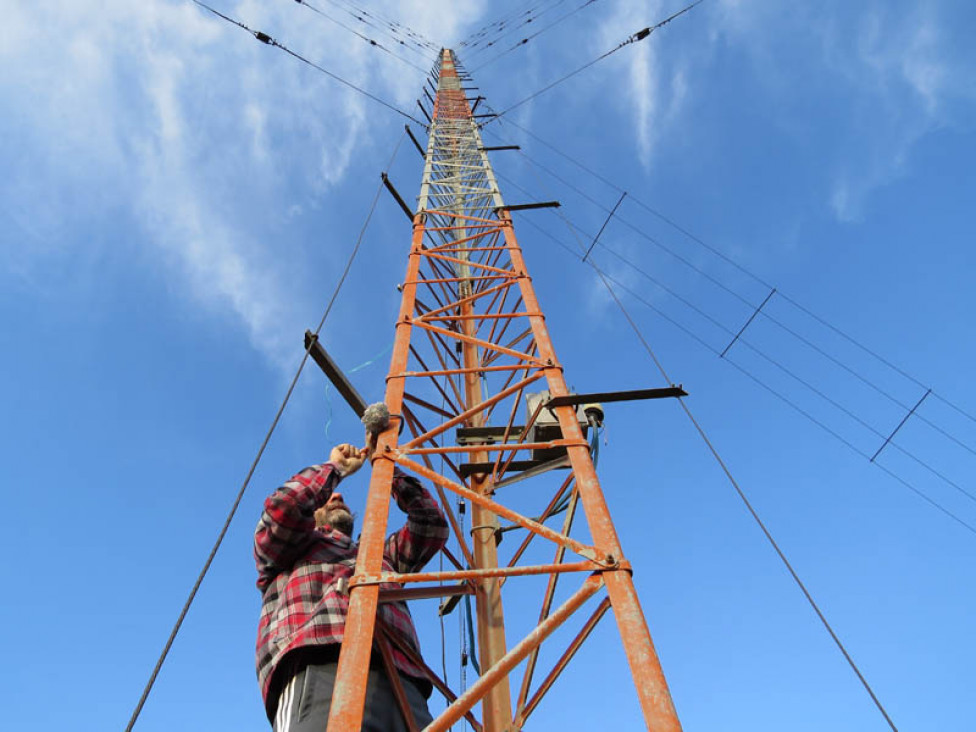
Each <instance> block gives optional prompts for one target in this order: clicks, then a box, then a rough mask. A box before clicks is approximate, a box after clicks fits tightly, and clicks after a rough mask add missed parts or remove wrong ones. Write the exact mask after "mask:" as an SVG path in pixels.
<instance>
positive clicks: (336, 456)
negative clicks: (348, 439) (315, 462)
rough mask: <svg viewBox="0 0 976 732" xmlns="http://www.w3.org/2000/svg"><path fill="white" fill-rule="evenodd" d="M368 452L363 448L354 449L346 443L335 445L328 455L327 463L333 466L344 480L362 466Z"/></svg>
mask: <svg viewBox="0 0 976 732" xmlns="http://www.w3.org/2000/svg"><path fill="white" fill-rule="evenodd" d="M367 455H368V452H367V450H366V448H365V447H354V446H353V445H350V444H348V443H345V444H342V445H337V446H336V447H333V448H332V452H331V453H330V454H329V462H330V463H332V464H333V465H335V467H336V470H338V471H339V474H340V475H341V476H342V477H343V478H345V477H346V476H347V475H352V474H353V473H355V472H356V471H357V470H359V469H360V468H361V467H362V466H363V462H364V461H365V460H366V457H367Z"/></svg>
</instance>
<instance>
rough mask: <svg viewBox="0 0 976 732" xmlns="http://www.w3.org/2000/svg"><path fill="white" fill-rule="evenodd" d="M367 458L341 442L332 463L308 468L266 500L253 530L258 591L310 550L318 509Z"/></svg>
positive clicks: (331, 460) (330, 459)
mask: <svg viewBox="0 0 976 732" xmlns="http://www.w3.org/2000/svg"><path fill="white" fill-rule="evenodd" d="M364 458H365V453H364V451H362V450H358V449H356V448H354V447H353V446H352V445H339V446H338V447H336V448H333V450H332V453H331V455H330V456H329V462H327V463H325V464H323V465H313V466H312V467H310V468H305V469H304V470H303V471H301V472H300V473H298V474H297V475H295V476H293V477H292V478H291V480H289V481H288V482H286V483H285V484H284V485H283V486H281V488H279V489H278V490H276V491H275V492H274V493H272V494H271V495H270V496H268V498H267V499H265V501H264V511H262V512H261V518H260V520H259V521H258V526H257V529H255V531H254V561H255V563H256V564H257V569H258V582H257V585H258V589H259V590H261V591H262V592H264V590H265V589H266V588H267V587H268V585H270V584H271V582H272V581H273V580H274V578H275V577H276V576H277V575H278V574H279V573H280V572H282V571H283V570H286V569H289V568H290V567H291V566H292V565H293V564H294V563H295V561H296V560H297V559H299V558H300V557H301V556H302V555H303V554H304V553H305V552H306V551H307V550H308V547H309V546H310V545H311V543H312V542H313V541H314V540H315V537H316V534H315V511H316V509H318V508H319V507H320V506H323V505H325V502H326V501H328V500H329V496H331V495H332V492H333V491H334V490H335V487H336V486H337V485H338V483H339V481H340V480H341V479H342V478H343V477H344V476H346V475H350V474H351V473H354V472H356V470H358V469H359V467H360V466H361V465H362V464H363V459H364Z"/></svg>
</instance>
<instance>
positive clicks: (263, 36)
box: [193, 0, 427, 128]
mask: <svg viewBox="0 0 976 732" xmlns="http://www.w3.org/2000/svg"><path fill="white" fill-rule="evenodd" d="M193 2H194V3H196V4H197V5H199V6H200V7H201V8H203V9H204V10H208V11H209V12H211V13H213V14H214V15H216V16H217V17H218V18H223V19H224V20H226V21H227V22H228V23H231V24H232V25H236V26H237V27H238V28H242V29H243V30H246V31H247V32H248V33H250V34H251V35H252V36H254V37H255V38H256V39H257V40H259V41H261V43H264V44H266V45H268V46H274V47H275V48H280V49H281V50H282V51H284V52H285V53H287V54H288V55H289V56H293V57H295V58H296V59H298V60H299V61H301V62H302V63H304V64H308V65H309V66H311V67H312V68H313V69H315V70H317V71H320V72H322V73H323V74H325V75H326V76H328V77H329V78H330V79H335V80H336V81H338V82H339V83H340V84H344V85H345V86H347V87H349V88H350V89H352V90H354V91H357V92H359V93H360V94H362V95H363V96H366V97H369V98H370V99H372V100H373V101H374V102H378V103H379V104H382V105H383V106H384V107H386V108H387V109H389V110H391V111H393V112H396V113H397V114H399V115H402V116H404V117H406V118H407V119H409V120H411V121H412V122H416V123H417V124H418V125H420V126H421V127H424V128H426V127H427V125H426V124H424V123H423V122H421V121H420V120H419V119H417V118H416V117H414V116H413V115H411V114H408V113H407V112H404V111H403V110H402V109H399V108H398V107H396V106H394V105H392V104H390V103H389V102H387V101H385V100H383V99H380V98H379V97H378V96H376V95H375V94H372V93H370V92H368V91H366V90H365V89H363V88H362V87H359V86H356V85H355V84H353V83H352V82H351V81H346V80H345V79H343V78H342V77H341V76H338V75H336V74H333V73H332V72H331V71H329V70H328V69H326V68H323V67H322V66H319V65H318V64H317V63H315V62H314V61H310V60H309V59H307V58H305V57H304V56H302V55H301V54H298V53H295V52H294V51H292V50H291V49H290V48H288V47H287V46H284V45H282V44H281V43H278V41H276V40H275V39H274V38H272V37H271V36H269V35H268V34H267V33H262V32H261V31H256V30H252V29H251V28H249V27H247V26H246V25H244V23H241V22H240V21H238V20H234V19H233V18H231V17H229V16H227V15H224V14H223V13H221V12H219V11H217V10H214V9H213V8H212V7H210V6H209V5H207V4H206V3H204V2H201V0H193Z"/></svg>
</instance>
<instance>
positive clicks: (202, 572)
mask: <svg viewBox="0 0 976 732" xmlns="http://www.w3.org/2000/svg"><path fill="white" fill-rule="evenodd" d="M194 2H196V0H194ZM215 12H216V11H215ZM405 135H406V133H404V135H401V137H400V140H399V141H398V142H397V144H396V147H395V148H394V150H393V156H392V157H391V158H390V163H389V165H388V166H387V168H389V167H390V166H391V165H392V164H393V160H394V159H395V158H396V154H397V151H399V149H400V144H401V143H402V142H403V137H404V136H405ZM382 191H383V184H382V183H381V184H380V185H379V187H378V188H377V189H376V195H375V196H374V197H373V203H372V205H371V206H370V209H369V213H368V214H367V216H366V221H365V222H364V223H363V228H362V230H361V231H360V232H359V238H358V239H357V240H356V246H354V247H353V250H352V253H351V254H350V255H349V260H348V261H347V262H346V267H345V269H344V270H343V271H342V276H341V277H340V278H339V282H338V283H337V284H336V288H335V291H334V292H333V293H332V297H331V298H329V304H328V305H327V306H326V308H325V312H324V313H323V314H322V319H321V320H319V324H318V326H317V327H316V328H315V335H318V334H319V332H320V331H321V330H322V326H324V325H325V321H326V319H327V318H328V317H329V313H330V312H332V306H333V305H335V301H336V298H337V297H338V296H339V291H340V290H341V289H342V285H343V283H344V282H345V281H346V277H347V276H348V275H349V270H350V269H351V268H352V263H353V261H354V260H355V259H356V255H357V254H358V253H359V249H360V247H361V245H362V243H363V237H365V235H366V229H367V228H368V227H369V222H370V220H371V219H372V217H373V212H374V211H375V210H376V204H377V202H378V201H379V198H380V194H381V193H382ZM314 343H315V339H312V341H311V342H310V343H309V347H308V348H307V349H305V353H304V354H303V355H302V360H301V362H300V363H299V364H298V369H297V370H296V371H295V376H294V377H293V378H292V380H291V383H290V384H289V385H288V389H287V391H286V392H285V396H284V399H282V400H281V406H279V407H278V411H277V412H276V413H275V416H274V419H273V420H272V421H271V426H270V427H269V428H268V432H267V434H266V435H265V436H264V440H263V441H262V442H261V447H259V448H258V452H257V455H255V456H254V461H253V462H252V463H251V467H250V469H249V470H248V471H247V475H246V476H245V478H244V482H243V484H242V485H241V488H240V490H239V491H238V492H237V497H236V498H235V499H234V503H233V505H232V506H231V509H230V513H229V514H228V515H227V519H226V520H225V521H224V525H223V527H221V529H220V533H219V534H218V536H217V541H216V542H214V545H213V548H212V549H211V550H210V554H209V556H207V561H206V562H204V564H203V569H201V570H200V574H199V575H198V576H197V579H196V582H194V583H193V588H192V589H191V590H190V594H189V596H188V597H187V598H186V602H185V603H184V604H183V609H182V610H180V614H179V617H178V618H177V619H176V623H175V624H174V625H173V629H172V630H171V631H170V634H169V638H167V639H166V644H165V645H164V646H163V651H162V653H160V654H159V660H157V661H156V665H155V667H154V668H153V670H152V673H151V674H150V675H149V681H148V682H146V687H145V688H144V689H143V690H142V696H140V697H139V702H138V703H137V704H136V708H135V710H134V711H133V712H132V717H131V718H130V719H129V723H128V724H127V725H126V727H125V732H132V728H133V727H134V726H135V723H136V720H137V719H138V718H139V714H140V713H141V712H142V708H143V706H144V705H145V703H146V699H147V698H148V697H149V692H150V691H152V688H153V684H155V683H156V677H157V676H158V675H159V670H160V669H161V668H162V667H163V662H164V661H165V660H166V656H167V655H168V654H169V650H170V648H171V647H172V646H173V641H175V640H176V636H177V634H178V633H179V632H180V628H181V627H182V626H183V620H184V619H185V618H186V614H187V612H188V611H189V609H190V605H192V604H193V600H194V598H195V597H196V595H197V591H198V590H199V589H200V585H201V584H202V583H203V580H204V578H205V577H206V576H207V572H209V571H210V565H211V564H213V560H214V557H216V556H217V550H218V549H220V545H221V544H222V543H223V541H224V537H225V536H226V535H227V530H228V529H229V528H230V524H231V521H232V520H233V519H234V516H235V515H236V514H237V509H238V507H239V506H240V505H241V500H242V499H243V498H244V492H245V491H246V490H247V487H248V485H249V484H250V482H251V477H252V476H253V475H254V471H255V470H256V469H257V467H258V463H259V462H260V461H261V457H262V456H263V455H264V450H265V448H266V447H267V446H268V443H269V442H270V441H271V435H272V434H274V431H275V428H276V427H277V426H278V421H279V420H280V419H281V415H282V414H283V413H284V411H285V407H286V406H287V405H288V401H289V400H290V399H291V395H292V392H293V391H294V390H295V385H296V384H297V383H298V378H299V377H300V376H301V375H302V370H303V369H304V368H305V364H306V362H307V361H308V357H309V353H310V352H311V348H312V345H313V344H314Z"/></svg>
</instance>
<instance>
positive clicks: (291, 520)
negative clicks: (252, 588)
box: [254, 463, 447, 718]
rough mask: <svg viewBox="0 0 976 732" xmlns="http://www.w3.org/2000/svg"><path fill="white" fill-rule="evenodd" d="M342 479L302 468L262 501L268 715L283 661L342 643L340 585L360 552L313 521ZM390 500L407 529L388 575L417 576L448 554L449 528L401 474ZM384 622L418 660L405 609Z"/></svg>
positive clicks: (386, 611)
mask: <svg viewBox="0 0 976 732" xmlns="http://www.w3.org/2000/svg"><path fill="white" fill-rule="evenodd" d="M340 479H341V476H340V475H339V473H338V471H336V470H335V467H334V466H333V465H332V464H331V463H325V464H324V465H313V466H312V467H310V468H305V470H303V471H301V472H300V473H298V474H297V475H295V476H294V477H292V478H291V480H289V481H288V482H287V483H285V484H284V485H283V486H282V487H281V488H279V489H278V490H277V491H275V492H274V493H273V494H272V495H271V496H269V497H268V498H267V500H265V502H264V511H263V512H262V513H261V519H260V521H259V522H258V526H257V530H256V531H255V533H254V558H255V561H256V562H257V568H258V581H257V585H258V589H259V590H261V592H262V593H263V595H264V600H263V602H262V607H261V620H260V622H259V624H258V638H257V672H258V681H259V683H260V684H261V693H262V695H263V696H264V700H265V708H266V709H268V710H272V708H273V707H274V706H276V705H277V699H273V700H272V699H268V690H269V687H270V686H271V681H272V677H273V676H274V673H275V669H276V668H277V667H278V664H279V663H280V662H281V660H282V659H283V658H284V657H285V655H286V654H288V653H289V652H290V651H293V650H295V649H298V648H308V647H312V646H325V645H329V644H337V643H341V642H342V635H343V631H344V629H345V623H346V613H347V612H348V609H349V596H348V595H347V594H344V593H342V592H340V591H339V589H338V588H337V587H336V582H337V581H338V580H339V579H340V578H343V577H344V578H347V579H348V578H349V577H352V575H353V572H354V570H355V566H356V554H357V553H358V551H359V545H358V544H357V543H356V542H355V541H353V540H352V539H351V538H350V537H348V536H346V535H345V534H342V533H340V532H338V531H332V530H330V529H325V528H323V529H317V528H316V527H315V518H314V516H313V514H314V513H315V510H316V509H318V508H319V507H320V506H323V505H325V502H326V501H328V500H329V496H331V495H332V492H333V490H335V487H336V486H337V485H338V483H339V480H340ZM393 497H394V499H396V502H397V505H398V506H399V507H400V509H401V510H402V511H404V512H406V514H407V523H406V525H405V526H404V527H403V528H401V529H400V530H399V531H397V532H395V533H393V534H391V535H390V536H389V537H388V538H387V540H386V547H385V549H384V551H383V570H384V571H388V572H400V573H406V572H416V571H419V570H420V569H421V568H422V567H423V566H424V565H425V564H426V563H427V562H428V560H430V559H431V557H433V556H434V555H435V554H436V553H437V552H438V551H439V550H440V549H441V547H442V546H444V543H445V542H446V541H447V522H446V521H445V520H444V515H443V514H442V513H441V510H440V506H438V504H437V501H436V500H434V499H433V498H432V497H431V495H430V494H429V493H428V492H427V491H426V490H424V488H423V487H422V486H421V485H420V482H419V481H418V480H417V479H415V478H413V477H410V476H407V475H405V474H403V473H401V472H400V471H399V470H397V471H396V474H395V476H394V478H393ZM384 586H389V587H396V586H397V585H395V584H388V585H384ZM379 615H380V617H382V618H383V620H384V621H385V622H386V623H387V624H388V625H389V626H390V627H391V628H392V629H393V630H394V632H397V633H399V635H400V636H401V638H403V640H405V641H406V642H407V643H408V644H409V645H410V646H411V647H412V648H414V649H415V650H417V651H418V652H419V650H420V646H419V643H418V641H417V634H416V631H415V630H414V627H413V620H412V619H411V617H410V611H409V610H408V609H407V606H406V603H403V602H391V603H383V604H381V605H380V606H379ZM392 650H393V660H394V662H395V663H396V665H397V668H399V669H400V670H401V671H402V672H403V673H406V674H409V675H411V676H415V677H420V678H424V673H423V672H422V671H421V670H420V669H419V668H417V667H416V666H414V665H413V664H412V663H411V662H410V661H409V660H407V658H406V656H404V655H403V654H401V653H400V652H399V651H398V650H397V649H396V648H393V649H392ZM269 702H270V704H269ZM270 714H271V712H270V711H269V715H270ZM269 718H270V717H269Z"/></svg>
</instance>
